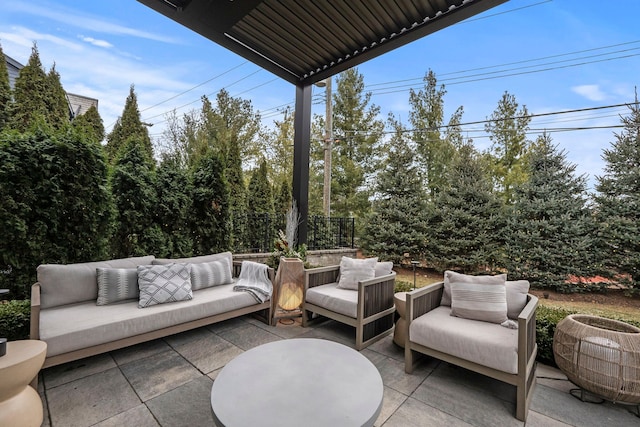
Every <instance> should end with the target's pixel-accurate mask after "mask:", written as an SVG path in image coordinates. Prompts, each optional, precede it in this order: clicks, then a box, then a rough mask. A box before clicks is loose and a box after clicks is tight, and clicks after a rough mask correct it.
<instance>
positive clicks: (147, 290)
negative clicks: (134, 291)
mask: <svg viewBox="0 0 640 427" xmlns="http://www.w3.org/2000/svg"><path fill="white" fill-rule="evenodd" d="M138 287H139V288H140V300H139V302H138V307H140V308H145V307H149V306H152V305H156V304H163V303H165V302H174V301H187V300H190V299H192V298H193V293H192V291H191V265H190V264H166V265H140V266H138Z"/></svg>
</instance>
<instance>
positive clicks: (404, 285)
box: [393, 280, 413, 293]
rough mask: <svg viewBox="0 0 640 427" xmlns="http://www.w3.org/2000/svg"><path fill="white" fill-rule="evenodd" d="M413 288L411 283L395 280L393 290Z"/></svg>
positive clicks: (406, 290)
mask: <svg viewBox="0 0 640 427" xmlns="http://www.w3.org/2000/svg"><path fill="white" fill-rule="evenodd" d="M412 290H413V283H410V282H405V281H404V280H396V286H395V288H394V289H393V292H394V293H395V292H409V291H412Z"/></svg>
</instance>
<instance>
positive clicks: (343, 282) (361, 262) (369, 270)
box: [338, 256, 378, 290]
mask: <svg viewBox="0 0 640 427" xmlns="http://www.w3.org/2000/svg"><path fill="white" fill-rule="evenodd" d="M377 263H378V258H367V259H355V258H348V257H344V256H343V257H342V260H341V261H340V281H339V282H338V288H341V289H350V290H358V282H361V281H363V280H369V279H373V278H374V277H375V275H376V264H377Z"/></svg>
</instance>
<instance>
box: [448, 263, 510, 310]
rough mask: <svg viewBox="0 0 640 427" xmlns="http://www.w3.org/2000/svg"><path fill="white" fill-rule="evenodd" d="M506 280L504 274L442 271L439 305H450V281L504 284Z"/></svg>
mask: <svg viewBox="0 0 640 427" xmlns="http://www.w3.org/2000/svg"><path fill="white" fill-rule="evenodd" d="M506 280H507V275H506V274H498V275H496V276H471V275H468V274H462V273H456V272H455V271H449V270H447V271H445V272H444V291H443V292H442V300H441V301H440V305H444V306H451V282H458V283H479V284H483V285H495V284H498V285H499V284H501V283H502V284H504V282H505V281H506Z"/></svg>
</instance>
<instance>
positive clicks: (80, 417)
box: [46, 368, 140, 427]
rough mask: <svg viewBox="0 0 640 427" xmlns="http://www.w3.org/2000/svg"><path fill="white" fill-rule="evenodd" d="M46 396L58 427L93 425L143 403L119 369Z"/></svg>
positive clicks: (52, 419) (110, 370)
mask: <svg viewBox="0 0 640 427" xmlns="http://www.w3.org/2000/svg"><path fill="white" fill-rule="evenodd" d="M46 395H47V401H48V405H49V414H50V416H51V425H52V426H55V427H57V426H64V427H76V426H77V427H85V426H91V425H93V424H96V423H98V422H101V421H104V420H107V419H109V418H111V417H113V416H115V415H118V414H120V413H122V412H124V411H127V410H129V409H131V408H134V407H136V406H138V405H139V404H140V399H138V396H136V394H135V392H134V391H133V389H132V388H131V386H130V385H129V383H128V382H127V380H126V378H125V377H124V375H122V372H120V370H119V369H118V368H112V369H109V370H107V371H103V372H99V373H97V374H93V375H90V376H86V377H84V378H81V379H78V380H75V381H72V382H68V383H65V384H63V385H61V386H58V387H54V388H52V389H48V390H47V391H46Z"/></svg>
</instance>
